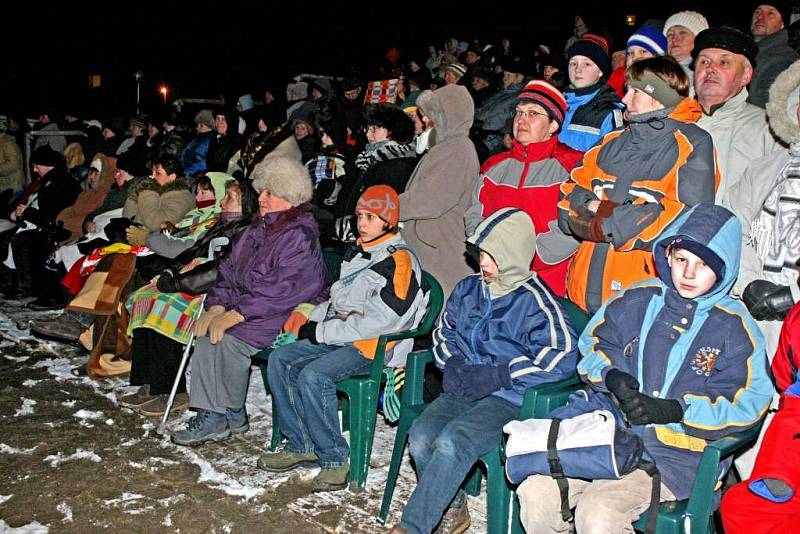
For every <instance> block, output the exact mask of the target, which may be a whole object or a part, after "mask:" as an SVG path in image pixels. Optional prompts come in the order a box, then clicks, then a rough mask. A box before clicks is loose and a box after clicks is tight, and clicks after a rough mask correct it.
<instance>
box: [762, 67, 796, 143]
mask: <svg viewBox="0 0 800 534" xmlns="http://www.w3.org/2000/svg"><path fill="white" fill-rule="evenodd" d="M798 103H800V60H798V61H795V62H794V63H792V65H791V66H790V67H789V68H788V69H786V70H785V71H783V72H782V73H781V74H780V75H779V76H778V77H777V78H775V82H774V83H773V84H772V87H770V90H769V101H768V102H767V117H768V118H769V125H770V127H771V128H772V131H773V132H775V134H776V135H777V136H778V137H779V138H780V139H781V140H782V141H784V142H786V143H789V144H791V143H800V126H798V123H797V108H798Z"/></svg>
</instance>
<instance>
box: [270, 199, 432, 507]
mask: <svg viewBox="0 0 800 534" xmlns="http://www.w3.org/2000/svg"><path fill="white" fill-rule="evenodd" d="M399 213H400V204H399V200H398V197H397V193H396V192H395V190H394V189H392V188H391V187H389V186H387V185H376V186H372V187H369V188H367V189H366V190H365V191H364V193H362V195H361V197H359V199H358V203H357V205H356V215H357V217H358V232H359V235H360V238H359V240H358V245H357V246H356V247H354V248H351V249H350V250H349V251H348V253H347V254H345V256H344V262H343V263H342V268H341V277H340V279H339V280H338V281H337V282H336V283H334V284H333V286H331V298H330V299H329V300H328V301H327V302H323V303H322V304H320V305H319V306H317V307H316V308H315V309H314V311H313V312H312V313H311V315H310V316H309V321H308V323H306V324H305V325H303V326H302V327H301V328H300V332H299V334H298V341H297V342H296V343H292V344H289V345H285V346H283V347H280V348H278V349H275V351H274V352H273V353H272V354H271V355H270V358H269V365H268V371H267V372H268V377H269V385H270V389H271V390H272V395H273V400H274V403H275V404H274V405H275V409H276V410H277V415H278V417H279V420H280V427H281V433H282V434H283V435H284V436H285V437H286V438H287V440H288V442H287V444H286V447H285V448H284V449H283V450H281V451H278V452H273V453H268V454H265V455H263V456H261V458H260V459H259V461H258V465H259V467H261V468H262V469H265V470H267V471H273V472H283V471H289V470H291V469H294V468H296V467H299V466H304V465H317V464H319V466H320V467H322V470H321V471H320V473H319V475H318V476H317V477H316V478H315V479H314V485H313V487H314V491H332V490H339V489H343V488H344V487H345V486H346V485H347V476H348V473H349V463H348V457H349V448H348V445H347V442H346V441H345V440H344V438H343V437H342V434H341V432H340V429H339V416H338V410H337V403H336V382H337V381H339V380H342V379H345V378H348V377H351V376H357V375H364V374H369V372H370V367H371V365H372V359H373V358H374V356H375V350H376V345H377V338H378V337H379V336H380V335H382V334H390V333H394V332H400V331H402V330H408V329H411V328H414V327H415V326H417V325H418V324H419V322H420V321H421V320H422V318H423V316H424V314H425V309H426V300H427V295H426V293H425V292H423V290H422V287H421V286H422V269H421V267H420V265H419V262H418V261H417V259H416V257H415V256H414V254H413V253H412V252H411V251H410V250H409V249H408V247H407V245H406V244H405V242H404V241H403V238H402V237H401V236H400V233H399V228H398V226H397V219H398V215H399ZM411 346H412V340H410V339H407V340H403V341H400V342H399V343H397V344H396V345H394V346H393V347H392V346H391V345H389V347H391V349H392V350H391V352H390V353H388V354H387V355H386V361H385V364H386V365H388V366H390V367H403V366H404V365H405V359H406V356H407V355H408V353H409V352H410V350H411Z"/></svg>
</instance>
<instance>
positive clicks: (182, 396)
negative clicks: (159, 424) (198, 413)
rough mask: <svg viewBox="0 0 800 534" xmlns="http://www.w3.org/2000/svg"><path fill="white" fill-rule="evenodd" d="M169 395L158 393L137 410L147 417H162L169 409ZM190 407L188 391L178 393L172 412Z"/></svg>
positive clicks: (183, 410)
mask: <svg viewBox="0 0 800 534" xmlns="http://www.w3.org/2000/svg"><path fill="white" fill-rule="evenodd" d="M168 400H169V395H168V394H165V395H158V396H156V397H155V398H154V399H153V400H151V401H150V402H147V403H145V404H142V405H141V406H139V407H137V408H135V410H136V411H137V412H139V413H140V414H142V415H145V416H147V417H161V416H162V415H164V412H166V411H167V401H168ZM188 409H189V395H188V394H186V393H178V394H177V395H175V399H174V400H173V402H172V408H171V409H170V413H175V412H185V411H186V410H188Z"/></svg>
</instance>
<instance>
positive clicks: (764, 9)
mask: <svg viewBox="0 0 800 534" xmlns="http://www.w3.org/2000/svg"><path fill="white" fill-rule="evenodd" d="M791 14H792V3H791V2H781V1H775V0H771V1H768V2H763V3H760V4H758V5H757V6H756V9H755V11H754V12H753V19H752V21H751V23H750V33H751V34H753V40H754V41H755V42H756V46H758V55H757V56H756V64H757V66H756V67H755V71H754V72H753V80H752V81H751V82H750V98H748V99H747V101H748V102H750V103H751V104H754V105H756V106H758V107H760V108H763V107H765V106H766V105H767V99H768V98H769V88H770V86H771V85H772V82H774V81H775V78H777V77H778V74H780V73H781V72H783V71H784V70H786V69H787V68H788V67H789V65H791V64H792V63H794V62H795V61H797V59H798V58H800V56H798V54H797V52H795V51H794V49H793V48H792V47H791V46H789V32H788V31H787V30H786V26H788V25H789V23H790V20H789V18H790V17H791Z"/></svg>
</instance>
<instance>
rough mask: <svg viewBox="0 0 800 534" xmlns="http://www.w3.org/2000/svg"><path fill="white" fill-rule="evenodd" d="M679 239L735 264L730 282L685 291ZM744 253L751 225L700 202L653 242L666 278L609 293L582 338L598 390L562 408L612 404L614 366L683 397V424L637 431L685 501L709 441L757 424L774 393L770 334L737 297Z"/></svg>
mask: <svg viewBox="0 0 800 534" xmlns="http://www.w3.org/2000/svg"><path fill="white" fill-rule="evenodd" d="M678 236H684V237H686V238H689V239H692V240H694V241H696V242H698V243H700V244H703V245H706V246H707V247H708V248H710V249H711V250H712V251H713V252H714V253H716V254H717V255H718V256H719V258H720V259H721V260H722V261H723V263H724V265H725V268H724V273H723V274H722V278H721V280H718V281H717V283H716V284H715V285H714V286H713V287H712V288H711V289H710V290H709V291H708V292H707V293H706V294H704V295H702V296H700V297H697V298H695V299H685V298H683V297H681V296H680V294H679V293H678V291H677V290H676V289H675V287H674V285H673V283H672V276H671V270H670V267H669V265H668V263H667V258H666V253H667V249H668V247H669V245H670V243H672V241H673V240H674V239H675V238H676V237H678ZM740 249H741V225H740V223H739V221H738V219H737V218H736V217H735V216H734V215H733V214H732V213H731V212H730V211H728V210H727V209H725V208H723V207H721V206H716V205H712V204H698V205H697V206H695V207H694V208H692V209H691V210H689V211H688V212H686V213H685V214H683V215H682V216H681V217H679V218H678V219H677V220H676V221H675V223H674V224H673V225H672V226H670V227H669V228H668V229H667V230H665V232H664V233H663V234H662V236H661V237H660V238H659V239H658V240H657V241H656V243H655V245H654V247H653V254H654V259H655V263H656V268H657V269H658V274H659V278H654V279H650V280H644V281H642V282H639V283H636V284H633V285H632V286H630V287H628V288H627V289H625V290H624V291H621V292H620V293H618V294H616V295H614V296H613V297H611V298H609V299H608V300H607V301H606V303H605V304H604V305H603V306H602V307H601V308H600V310H598V312H597V313H596V314H595V316H594V317H593V318H592V319H591V321H590V322H589V324H588V325H587V327H586V329H585V330H584V332H583V334H582V335H581V337H580V340H579V342H578V346H579V349H580V352H581V354H582V355H583V359H582V360H581V361H580V362H579V364H578V373H579V374H580V376H581V378H582V379H583V380H585V381H586V382H588V383H589V384H591V386H592V391H591V392H590V393H589V398H588V400H587V399H583V400H578V399H576V402H570V404H569V405H567V406H566V407H564V408H562V409H561V410H558V411H557V412H555V413H554V415H557V416H558V417H572V416H574V415H577V414H578V413H584V412H586V411H591V410H594V409H598V408H601V407H607V404H606V403H603V402H600V400H601V399H599V396H600V395H603V394H604V393H607V392H608V390H607V389H606V387H605V383H604V381H605V376H606V373H607V372H608V371H609V370H610V369H612V368H616V369H619V370H620V371H624V372H626V373H628V374H630V375H632V376H634V377H635V378H636V379H637V380H638V381H639V384H640V388H639V391H641V392H642V393H644V394H646V395H649V396H651V397H654V398H661V399H675V400H677V401H678V402H680V403H681V405H682V406H683V408H684V410H685V411H684V416H683V419H682V421H681V422H680V423H670V424H667V425H655V424H650V425H644V426H635V427H633V428H634V431H635V432H637V433H638V434H640V435H641V436H642V439H643V441H644V444H645V448H646V449H647V452H648V453H649V456H651V457H652V459H653V460H654V461H655V463H656V465H657V467H658V468H659V470H660V471H661V474H662V477H663V481H664V483H665V484H666V485H667V487H668V488H669V489H670V490H671V491H672V492H673V493H674V494H675V496H676V497H677V498H678V499H685V498H688V496H689V493H690V492H691V488H692V485H693V484H694V474H695V473H696V472H697V467H698V464H699V461H700V455H701V453H702V451H703V448H704V447H705V445H706V444H707V442H708V441H709V440H716V439H719V438H722V437H724V436H726V435H728V434H731V433H734V432H738V431H741V430H745V429H746V428H748V427H751V426H753V425H755V424H756V423H758V421H759V420H760V419H761V417H762V416H763V415H764V413H765V412H766V410H767V408H768V407H769V404H770V400H771V399H772V394H773V386H772V382H771V380H770V376H769V371H768V362H767V357H766V352H765V348H764V339H763V336H762V334H761V332H760V331H759V329H758V326H757V325H756V323H755V321H754V320H753V318H752V317H751V316H750V314H749V312H748V311H747V309H746V308H745V307H744V306H743V305H742V304H741V303H740V302H739V301H737V300H734V299H733V298H731V297H730V296H729V292H730V289H731V287H732V286H733V283H734V281H735V280H736V277H737V276H738V274H739V256H740ZM728 465H729V462H728V463H727V464H726V465H724V466H723V467H724V468H725V469H727V467H728Z"/></svg>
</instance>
